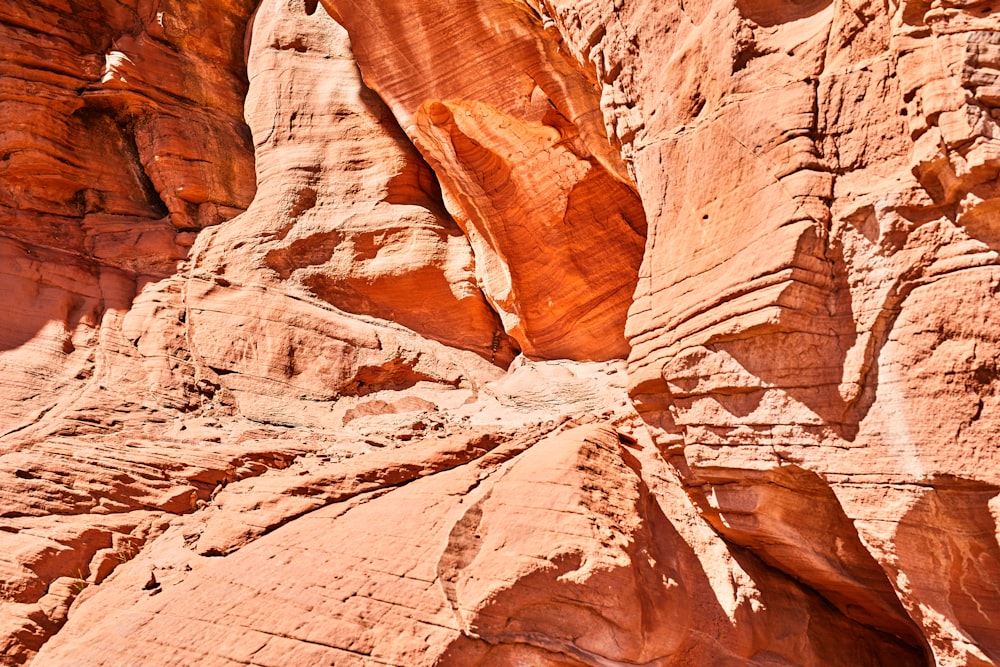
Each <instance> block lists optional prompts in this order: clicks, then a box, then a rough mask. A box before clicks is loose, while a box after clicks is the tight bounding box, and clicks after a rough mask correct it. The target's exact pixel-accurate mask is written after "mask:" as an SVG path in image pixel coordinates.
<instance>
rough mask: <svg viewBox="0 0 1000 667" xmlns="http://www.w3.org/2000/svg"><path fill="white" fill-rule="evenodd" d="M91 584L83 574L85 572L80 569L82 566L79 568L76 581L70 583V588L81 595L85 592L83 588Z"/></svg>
mask: <svg viewBox="0 0 1000 667" xmlns="http://www.w3.org/2000/svg"><path fill="white" fill-rule="evenodd" d="M89 585H90V584H89V583H88V582H87V579H86V578H85V577H84V576H83V572H81V571H80V568H77V569H76V581H74V582H73V583H71V584H70V585H69V587H70V590H72V591H73V593H74V594H76V595H79V594H80V593H82V592H83V589H84V588H86V587H87V586H89Z"/></svg>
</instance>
